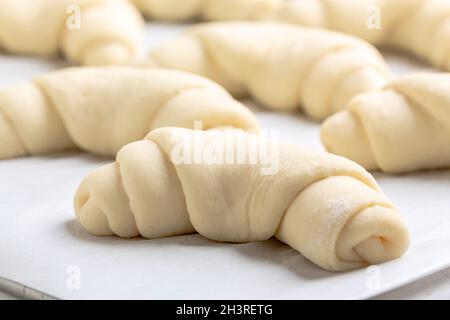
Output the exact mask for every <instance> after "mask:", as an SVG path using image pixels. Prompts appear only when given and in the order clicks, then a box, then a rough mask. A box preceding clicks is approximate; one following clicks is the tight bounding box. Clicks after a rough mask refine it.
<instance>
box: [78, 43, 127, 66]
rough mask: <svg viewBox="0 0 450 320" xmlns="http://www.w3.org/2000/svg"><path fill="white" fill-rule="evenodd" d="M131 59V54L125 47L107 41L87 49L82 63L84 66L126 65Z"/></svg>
mask: <svg viewBox="0 0 450 320" xmlns="http://www.w3.org/2000/svg"><path fill="white" fill-rule="evenodd" d="M131 60H132V56H131V54H130V50H129V49H128V48H127V47H125V46H123V45H121V44H116V43H107V44H101V45H99V46H97V47H95V48H92V49H89V50H87V51H86V54H85V55H84V58H83V61H82V64H83V65H85V66H108V65H126V64H128V63H130V62H131Z"/></svg>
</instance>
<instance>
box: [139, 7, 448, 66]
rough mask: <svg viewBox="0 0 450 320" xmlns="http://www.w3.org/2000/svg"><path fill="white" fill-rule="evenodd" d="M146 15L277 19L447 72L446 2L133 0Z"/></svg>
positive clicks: (208, 18)
mask: <svg viewBox="0 0 450 320" xmlns="http://www.w3.org/2000/svg"><path fill="white" fill-rule="evenodd" d="M135 3H136V4H138V7H139V8H141V10H142V11H143V12H145V13H146V14H147V15H148V16H149V17H152V18H157V19H163V20H183V19H191V18H194V17H197V18H201V19H203V20H211V21H213V20H222V21H223V20H277V21H285V22H291V23H295V24H299V25H304V26H312V27H318V28H324V29H330V30H335V31H341V32H345V33H348V34H351V35H354V36H358V37H360V38H362V39H364V40H366V41H369V42H370V43H372V44H374V45H377V46H389V47H395V48H400V49H403V50H406V51H409V52H412V53H414V54H416V55H417V56H420V57H422V58H424V59H426V60H427V61H429V62H430V63H431V64H433V65H434V66H436V67H439V68H441V69H444V70H448V71H450V1H448V0H290V1H288V0H135Z"/></svg>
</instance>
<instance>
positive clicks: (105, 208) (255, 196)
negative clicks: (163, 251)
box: [74, 128, 409, 271]
mask: <svg viewBox="0 0 450 320" xmlns="http://www.w3.org/2000/svg"><path fill="white" fill-rule="evenodd" d="M239 159H240V160H239ZM74 204H75V210H76V214H77V217H78V219H79V221H80V223H81V224H82V226H83V227H84V228H85V229H86V230H87V231H89V232H90V233H92V234H95V235H102V236H107V235H114V234H115V235H118V236H121V237H136V236H139V235H140V236H143V237H145V238H150V239H151V238H159V237H166V236H177V235H184V234H190V233H193V232H195V231H196V232H199V233H200V234H202V235H203V236H205V237H207V238H209V239H212V240H216V241H222V242H248V241H263V240H267V239H269V238H271V237H276V238H278V239H279V240H281V241H282V242H284V243H287V244H288V245H290V246H291V247H293V248H295V249H296V250H298V251H299V252H300V253H301V254H303V255H304V256H305V257H307V258H308V259H309V260H311V261H312V262H314V263H316V264H317V265H319V266H321V267H322V268H324V269H327V270H332V271H344V270H349V269H354V268H359V267H363V266H367V265H369V264H378V263H381V262H384V261H387V260H391V259H395V258H398V257H400V256H401V255H402V254H403V253H404V252H405V251H406V249H407V247H408V244H409V235H408V231H407V228H406V226H405V223H404V220H403V218H402V216H401V215H400V214H399V212H398V211H397V209H395V207H394V206H393V204H392V203H391V202H390V201H389V200H388V199H387V198H386V197H385V195H384V194H383V193H382V191H381V190H380V188H379V187H378V185H377V184H376V182H375V181H374V179H373V178H372V176H371V175H370V174H369V173H368V172H366V171H365V170H364V169H363V168H362V167H360V166H358V165H357V164H356V163H354V162H352V161H349V160H347V159H345V158H341V157H337V156H334V155H331V154H327V153H314V152H311V151H307V150H303V149H301V148H298V147H297V146H294V145H287V144H278V142H276V141H271V140H270V139H268V138H264V137H261V136H259V135H254V134H248V133H244V132H242V131H238V130H231V131H226V132H225V131H203V132H202V131H195V130H189V129H182V128H160V129H157V130H155V131H153V132H151V133H150V134H149V135H148V136H147V138H146V139H145V140H142V141H139V142H134V143H131V144H129V145H127V146H125V147H124V148H122V149H121V150H120V152H119V153H118V155H117V161H116V162H115V163H113V164H109V165H106V166H103V167H101V168H99V169H97V170H95V171H94V172H93V173H91V174H90V175H89V176H88V177H87V178H85V179H84V181H83V182H82V183H81V185H80V187H79V189H78V191H77V193H76V196H75V200H74Z"/></svg>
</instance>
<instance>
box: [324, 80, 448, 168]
mask: <svg viewBox="0 0 450 320" xmlns="http://www.w3.org/2000/svg"><path fill="white" fill-rule="evenodd" d="M322 141H323V144H324V145H325V147H326V148H327V149H328V151H330V152H333V153H336V154H338V155H342V156H345V157H347V158H349V159H352V160H354V161H356V162H358V163H359V164H361V165H362V166H364V167H365V168H366V169H368V170H382V171H385V172H391V173H401V172H410V171H415V170H420V169H436V168H448V167H450V74H440V73H419V74H414V75H409V76H406V77H403V78H400V79H398V80H395V81H393V82H392V83H391V84H389V85H388V86H387V87H386V88H384V89H382V90H380V91H378V92H373V93H367V94H362V95H360V96H358V97H356V98H354V99H353V100H352V101H351V102H350V105H349V107H348V109H347V110H346V111H343V112H341V113H338V114H336V115H334V116H333V117H331V118H329V119H327V121H326V122H324V123H323V125H322Z"/></svg>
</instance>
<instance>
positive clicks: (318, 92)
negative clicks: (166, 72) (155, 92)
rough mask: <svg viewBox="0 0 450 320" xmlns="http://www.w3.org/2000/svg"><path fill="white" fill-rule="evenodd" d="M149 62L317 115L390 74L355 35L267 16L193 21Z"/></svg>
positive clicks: (340, 106) (269, 104) (319, 117)
mask: <svg viewBox="0 0 450 320" xmlns="http://www.w3.org/2000/svg"><path fill="white" fill-rule="evenodd" d="M180 52H182V53H183V54H179V53H180ZM150 66H158V67H164V68H172V69H179V70H184V71H188V72H192V73H197V74H201V75H203V76H206V77H208V78H211V79H213V80H214V81H217V82H218V83H220V84H221V85H223V86H224V87H225V88H226V89H227V90H228V91H230V92H231V93H232V94H233V95H243V94H251V95H252V96H253V97H254V98H256V99H257V100H259V101H260V102H261V103H263V104H264V105H266V106H267V107H269V108H271V109H275V110H284V111H291V110H295V109H298V108H299V107H300V106H302V107H303V108H304V110H305V112H306V113H307V114H308V115H310V116H311V117H312V118H314V119H317V120H323V119H325V118H326V117H328V116H329V115H331V114H333V113H335V112H337V111H339V110H342V109H343V107H344V106H345V105H346V104H347V102H348V101H349V100H350V98H352V97H354V96H355V95H357V94H359V93H361V92H367V91H372V90H375V89H378V88H380V87H382V86H383V85H385V84H386V82H387V81H388V79H389V78H390V73H389V71H388V68H387V66H386V64H385V62H384V60H383V58H382V57H381V56H380V55H379V53H378V51H376V49H375V48H373V47H372V46H370V45H368V44H366V43H365V42H363V41H361V40H359V39H357V38H353V37H350V36H346V35H343V34H337V33H333V32H329V31H324V30H314V29H305V28H301V27H297V26H291V25H287V24H277V23H265V22H256V23H251V22H247V23H246V22H229V23H210V24H204V25H201V26H199V27H194V28H192V29H191V30H190V31H189V32H187V33H186V34H185V35H183V36H181V37H179V38H177V39H175V40H173V41H172V42H169V43H167V44H165V45H163V46H162V47H160V48H159V49H156V50H155V51H154V52H153V53H152V55H151V57H150Z"/></svg>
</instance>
